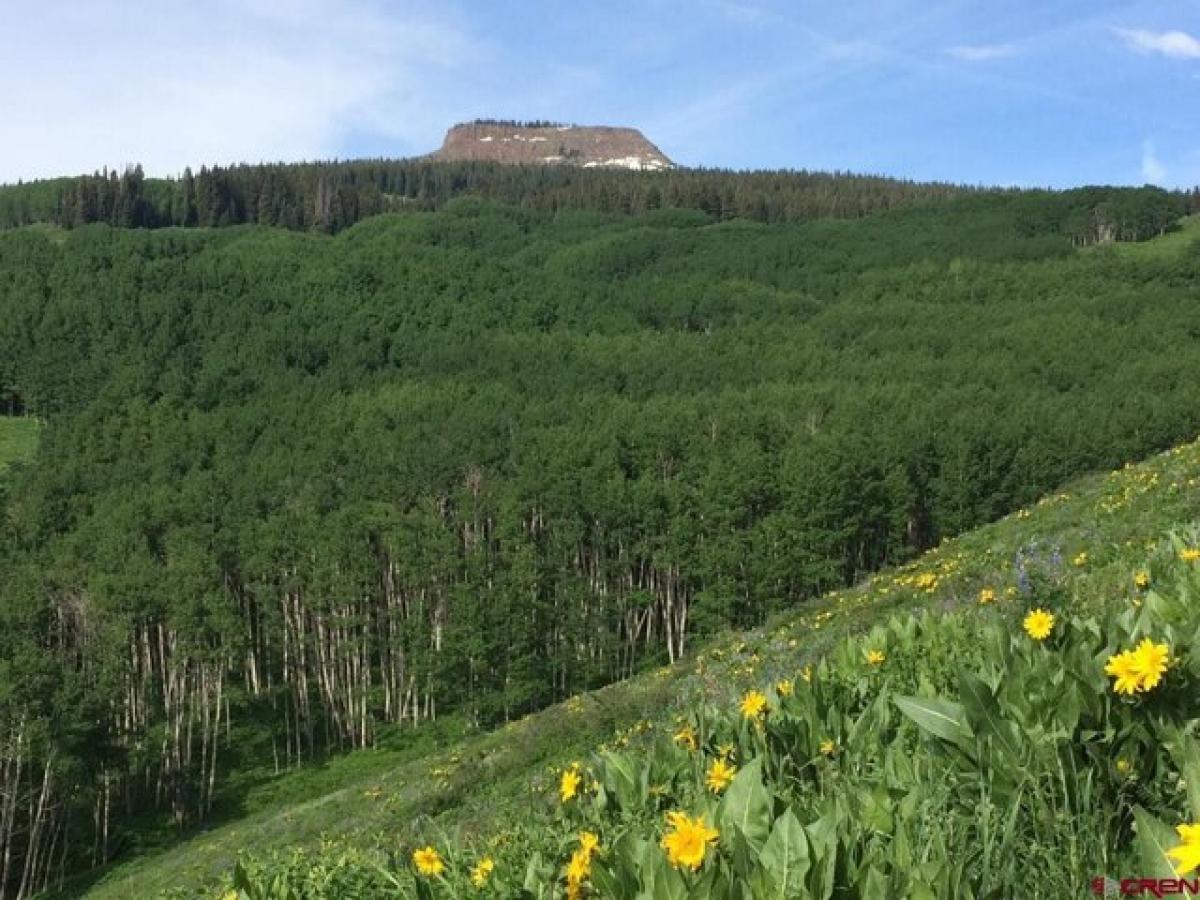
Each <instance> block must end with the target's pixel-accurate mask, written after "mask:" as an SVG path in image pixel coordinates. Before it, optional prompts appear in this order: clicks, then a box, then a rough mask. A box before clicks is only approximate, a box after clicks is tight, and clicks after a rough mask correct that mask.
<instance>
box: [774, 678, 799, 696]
mask: <svg viewBox="0 0 1200 900" xmlns="http://www.w3.org/2000/svg"><path fill="white" fill-rule="evenodd" d="M794 690H796V685H795V683H793V682H792V681H791V679H787V678H785V679H783V680H782V681H777V682H775V692H776V693H777V694H779V696H780V697H790V696H792V692H793V691H794Z"/></svg>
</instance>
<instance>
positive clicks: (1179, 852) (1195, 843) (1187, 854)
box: [1167, 822, 1200, 875]
mask: <svg viewBox="0 0 1200 900" xmlns="http://www.w3.org/2000/svg"><path fill="white" fill-rule="evenodd" d="M1175 831H1176V833H1178V835H1179V840H1180V844H1179V846H1178V847H1172V848H1171V849H1170V850H1168V851H1167V856H1169V857H1171V859H1173V860H1175V861H1176V862H1175V874H1176V875H1186V874H1188V873H1189V872H1191V871H1192V870H1193V869H1197V868H1200V823H1195V822H1193V823H1192V824H1191V825H1177V826H1176V827H1175Z"/></svg>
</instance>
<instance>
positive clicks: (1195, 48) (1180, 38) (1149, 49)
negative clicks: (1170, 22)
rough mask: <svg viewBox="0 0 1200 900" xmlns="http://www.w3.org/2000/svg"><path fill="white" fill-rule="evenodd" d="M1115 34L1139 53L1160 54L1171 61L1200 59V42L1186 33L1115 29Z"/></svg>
mask: <svg viewBox="0 0 1200 900" xmlns="http://www.w3.org/2000/svg"><path fill="white" fill-rule="evenodd" d="M1113 33H1114V34H1115V35H1117V36H1118V37H1119V38H1121V40H1123V41H1124V42H1125V44H1126V45H1127V46H1128V47H1130V48H1131V49H1133V50H1136V51H1137V52H1138V53H1159V54H1162V55H1163V56H1166V57H1169V58H1170V59H1200V41H1198V40H1196V38H1194V37H1192V36H1191V35H1190V34H1188V33H1187V32H1186V31H1147V30H1145V29H1142V28H1114V29H1113Z"/></svg>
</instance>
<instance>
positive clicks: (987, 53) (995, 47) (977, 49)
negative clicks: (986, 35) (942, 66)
mask: <svg viewBox="0 0 1200 900" xmlns="http://www.w3.org/2000/svg"><path fill="white" fill-rule="evenodd" d="M946 52H947V53H949V54H950V55H951V56H953V57H954V58H955V59H961V60H965V61H967V62H984V61H986V60H989V59H1006V58H1008V57H1010V56H1016V55H1017V46H1016V45H1015V44H959V45H958V46H957V47H950V48H949V49H948V50H946Z"/></svg>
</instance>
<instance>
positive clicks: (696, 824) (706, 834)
mask: <svg viewBox="0 0 1200 900" xmlns="http://www.w3.org/2000/svg"><path fill="white" fill-rule="evenodd" d="M667 822H668V823H669V824H670V826H671V830H670V831H668V832H667V833H666V834H665V835H664V836H663V839H662V848H663V850H665V851H666V852H667V860H668V861H669V862H670V863H671V865H673V866H675V867H676V868H683V867H687V868H689V869H691V870H692V871H693V872H695V871H696V870H697V869H699V868H700V866H701V865H702V864H703V862H704V854H705V853H706V852H707V851H708V845H709V844H712V843H715V842H716V840H717V838H718V837H720V833H719V832H718V831H717V829H715V828H709V827H708V825H707V824H706V823H705V821H704V817H703V816H696V818H694V819H693V818H691V817H689V816H688V814H687V813H682V812H672V813H668V814H667Z"/></svg>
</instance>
